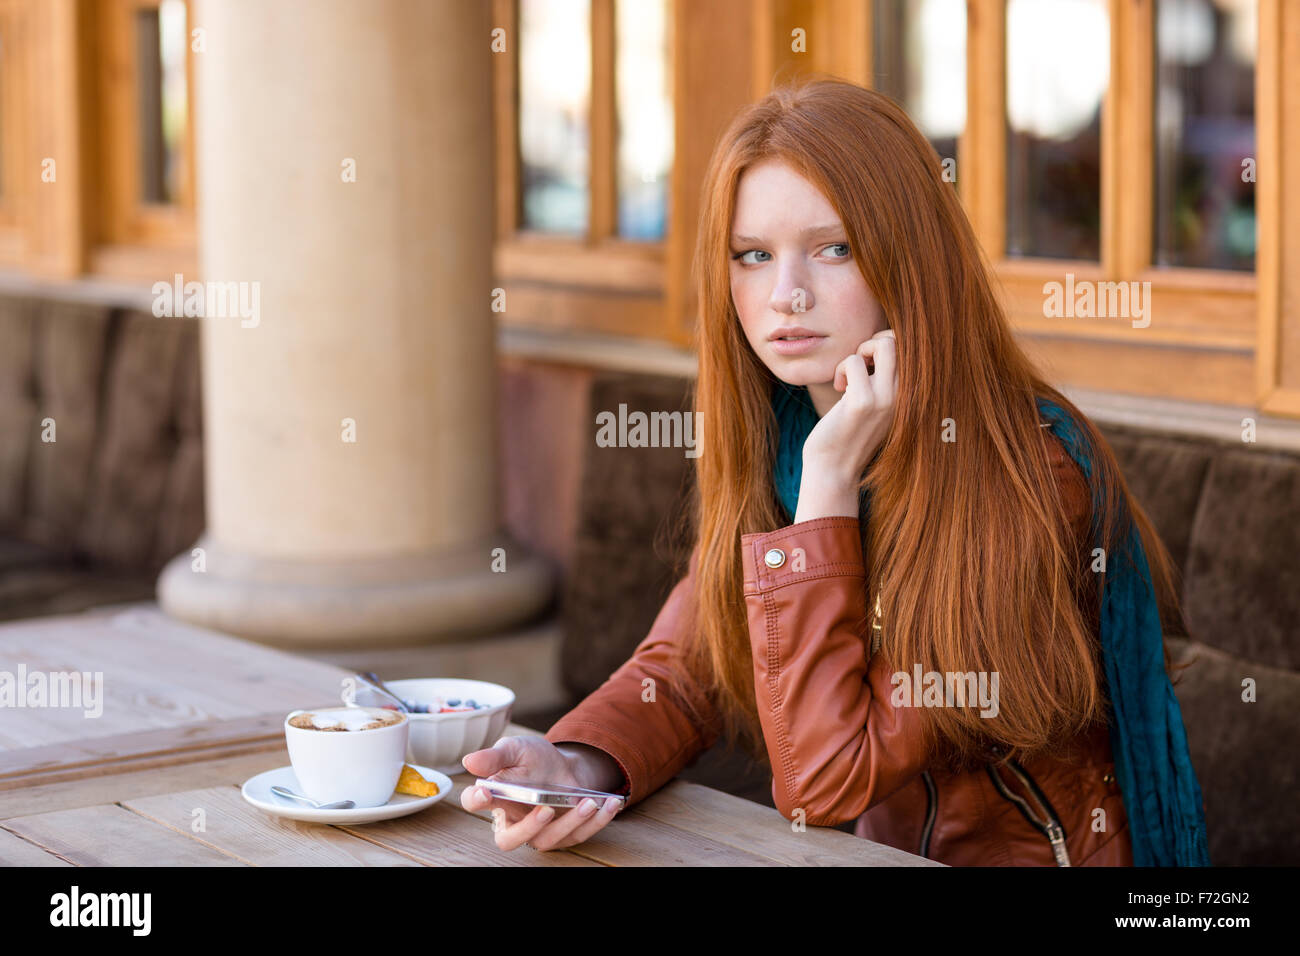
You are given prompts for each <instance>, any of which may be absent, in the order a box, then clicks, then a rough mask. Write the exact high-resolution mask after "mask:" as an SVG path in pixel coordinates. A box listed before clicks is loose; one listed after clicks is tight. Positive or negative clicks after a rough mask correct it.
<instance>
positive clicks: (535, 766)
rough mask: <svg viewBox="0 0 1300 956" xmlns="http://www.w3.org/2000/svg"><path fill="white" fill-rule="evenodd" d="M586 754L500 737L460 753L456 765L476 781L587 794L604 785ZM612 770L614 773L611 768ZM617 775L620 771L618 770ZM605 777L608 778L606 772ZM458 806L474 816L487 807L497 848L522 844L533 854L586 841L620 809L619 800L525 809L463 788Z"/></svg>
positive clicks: (475, 788)
mask: <svg viewBox="0 0 1300 956" xmlns="http://www.w3.org/2000/svg"><path fill="white" fill-rule="evenodd" d="M589 749H591V750H592V751H593V754H594V755H595V756H597V758H599V757H604V758H605V760H606V761H608V763H610V764H613V758H610V757H609V756H608V755H606V754H604V753H603V752H601V751H595V750H594V748H589ZM587 756H588V755H587V754H585V753H580V752H577V751H576V750H572V751H571V752H569V753H566V752H563V751H561V750H560V749H559V748H557V747H556V746H555V745H554V744H553V743H551V742H550V741H549V740H547V739H546V738H545V737H502V738H501V739H500V740H498V741H497V742H496V744H495V745H494V746H492V747H488V748H487V749H484V750H476V751H474V752H473V753H471V754H466V755H465V758H464V759H463V760H462V761H461V763H462V764H463V765H464V767H465V769H466V770H468V771H469V772H470V773H472V774H474V775H475V776H477V777H495V778H497V779H499V780H503V781H511V782H515V783H528V784H564V785H566V786H570V787H581V788H583V789H587V790H600V789H602V787H604V786H608V780H607V779H588V778H589V777H593V776H599V775H598V774H595V773H594V772H592V773H589V772H584V771H586V770H588V769H591V770H593V771H594V770H596V769H599V768H596V767H594V766H593V764H592V763H591V761H590V760H589V759H586V758H587ZM614 766H615V772H618V771H617V765H614ZM618 773H619V775H620V776H621V772H618ZM605 777H608V775H607V774H606V775H605ZM460 802H461V806H463V807H464V808H465V809H466V810H470V811H473V812H476V813H477V812H479V811H481V810H487V809H491V812H492V821H493V822H492V829H493V835H494V837H495V839H496V844H497V846H498V847H499V848H500V849H502V850H513V849H516V848H517V847H520V846H523V845H524V844H525V843H527V844H528V845H530V846H531V847H532V848H533V849H535V850H558V849H562V848H564V847H569V846H576V845H577V844H579V843H582V842H584V841H586V840H589V839H591V837H592V836H594V835H595V834H596V833H597V832H599V831H600V830H601V829H603V828H604V826H605V825H606V824H607V823H609V822H610V821H611V820H612V819H614V816H615V815H616V814H617V813H618V811H619V809H620V801H618V800H616V799H613V798H611V799H608V800H606V801H605V802H604V805H603V806H602V805H600V804H597V803H596V801H594V800H590V799H589V800H584V801H583V802H582V803H581V804H579V805H578V806H576V807H574V808H572V809H567V810H566V809H564V808H557V807H549V806H540V807H538V806H530V805H529V804H526V803H516V802H515V801H513V800H499V799H497V798H495V797H493V796H491V795H490V794H488V793H487V792H486V791H485V790H484V789H483V788H482V787H478V786H473V787H466V788H465V790H464V791H462V793H461V795H460Z"/></svg>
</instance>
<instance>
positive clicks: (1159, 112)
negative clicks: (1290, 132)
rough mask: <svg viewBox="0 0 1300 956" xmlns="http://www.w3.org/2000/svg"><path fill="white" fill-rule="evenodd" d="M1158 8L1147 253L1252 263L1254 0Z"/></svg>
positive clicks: (1168, 3)
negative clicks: (1150, 245) (1151, 229)
mask: <svg viewBox="0 0 1300 956" xmlns="http://www.w3.org/2000/svg"><path fill="white" fill-rule="evenodd" d="M1156 14H1157V17H1156V64H1157V65H1156V111H1155V126H1156V128H1155V140H1156V167H1155V181H1156V188H1155V233H1154V239H1155V249H1154V261H1155V263H1156V264H1157V265H1162V266H1189V267H1199V268H1211V269H1244V270H1252V269H1254V268H1255V183H1254V157H1255V49H1256V29H1257V25H1256V0H1244V2H1240V0H1160V2H1159V3H1158V4H1157V6H1156Z"/></svg>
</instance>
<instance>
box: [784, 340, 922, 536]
mask: <svg viewBox="0 0 1300 956" xmlns="http://www.w3.org/2000/svg"><path fill="white" fill-rule="evenodd" d="M896 344H897V343H896V340H895V339H894V332H893V330H892V329H885V330H884V331H882V332H877V333H876V334H875V335H873V336H872V337H871V338H869V339H868V340H867V341H865V342H863V343H862V344H861V345H859V346H858V349H857V351H856V352H854V353H853V354H852V355H850V356H848V358H846V359H844V361H842V362H840V364H839V365H837V366H836V367H835V381H834V385H835V390H836V391H837V392H843V393H844V395H843V397H841V398H840V400H839V401H838V402H836V403H835V405H834V407H833V408H831V410H830V411H828V412H827V413H826V414H825V415H823V416H822V417H821V420H820V421H818V422H817V425H816V426H815V427H814V428H813V430H812V432H811V433H810V434H809V435H808V438H807V440H806V441H805V442H804V446H803V478H802V480H801V481H800V484H799V507H798V510H797V512H796V514H795V522H796V523H798V522H800V521H809V520H811V519H813V518H826V517H831V516H833V515H846V516H851V517H857V515H858V482H859V481H860V480H861V477H862V473H863V471H865V470H866V467H867V463H868V462H870V461H871V458H872V456H873V455H874V454H875V453H876V449H877V448H879V447H880V444H881V442H883V441H884V440H885V436H886V435H887V434H889V426H890V424H891V423H892V421H893V418H894V400H895V397H896V395H897V393H898V362H897V352H896V351H895V346H896ZM868 359H870V360H871V361H872V363H873V364H874V365H875V371H874V372H871V373H868V371H867V360H868Z"/></svg>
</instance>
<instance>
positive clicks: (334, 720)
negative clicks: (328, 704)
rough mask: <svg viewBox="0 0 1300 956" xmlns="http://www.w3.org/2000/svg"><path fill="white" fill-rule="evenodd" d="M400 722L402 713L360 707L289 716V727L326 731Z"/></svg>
mask: <svg viewBox="0 0 1300 956" xmlns="http://www.w3.org/2000/svg"><path fill="white" fill-rule="evenodd" d="M401 722H402V715H401V714H399V713H398V712H397V711H395V710H382V711H370V710H364V709H362V708H360V707H340V708H338V709H336V710H318V711H314V712H309V713H305V714H296V715H294V716H293V717H290V718H289V726H290V727H298V728H299V729H301V730H326V731H349V730H377V729H379V728H380V727H391V726H393V725H394V724H400V723H401Z"/></svg>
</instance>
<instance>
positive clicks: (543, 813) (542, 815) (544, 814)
mask: <svg viewBox="0 0 1300 956" xmlns="http://www.w3.org/2000/svg"><path fill="white" fill-rule="evenodd" d="M553 816H555V811H554V810H552V809H551V808H550V807H542V809H541V810H540V811H539V812H538V814H537V817H538V819H540V820H549V819H551V817H553Z"/></svg>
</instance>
